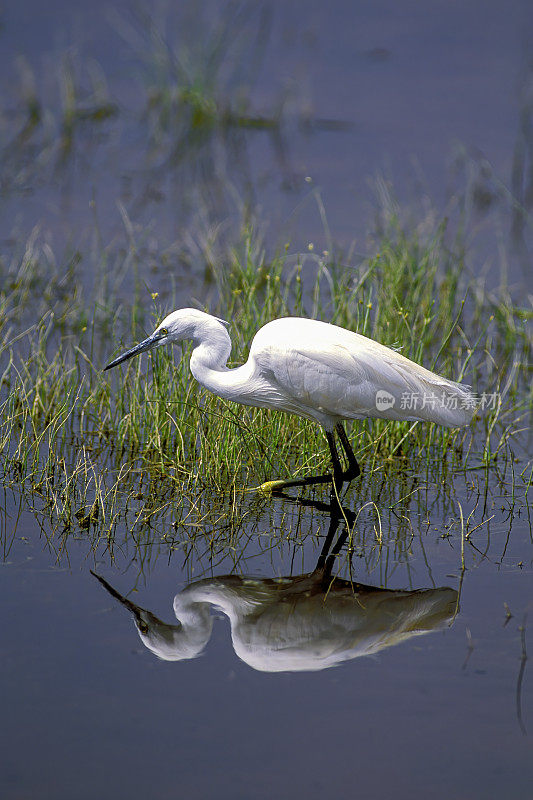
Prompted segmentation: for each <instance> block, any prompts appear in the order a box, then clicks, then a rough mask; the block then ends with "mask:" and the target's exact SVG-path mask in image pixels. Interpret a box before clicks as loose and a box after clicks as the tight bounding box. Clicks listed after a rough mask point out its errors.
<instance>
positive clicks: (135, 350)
mask: <svg viewBox="0 0 533 800" xmlns="http://www.w3.org/2000/svg"><path fill="white" fill-rule="evenodd" d="M166 336H167V334H166V333H160V332H159V331H156V332H155V333H152V335H151V336H149V337H148V338H147V339H143V341H142V342H139V344H136V345H135V347H132V348H131V350H126V352H125V353H122V355H121V356H119V357H118V358H115V360H114V361H112V362H111V363H110V364H108V365H107V367H104V370H106V369H111V367H116V366H117V364H122V362H123V361H127V360H128V358H131V357H132V356H136V355H138V354H139V353H145V352H146V350H151V349H152V347H157V345H158V344H162V341H161V340H162V339H166Z"/></svg>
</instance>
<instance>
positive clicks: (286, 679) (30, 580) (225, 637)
mask: <svg viewBox="0 0 533 800" xmlns="http://www.w3.org/2000/svg"><path fill="white" fill-rule="evenodd" d="M280 502H281V501H269V502H267V503H265V505H264V507H263V508H262V509H260V510H259V511H256V512H254V513H255V514H256V518H255V524H254V526H253V539H252V540H251V542H249V543H247V546H245V545H243V544H242V541H241V545H238V546H237V552H238V555H239V558H240V563H239V565H238V567H237V568H236V569H235V568H233V569H232V566H233V563H234V562H233V559H234V557H235V553H234V552H230V553H228V555H227V556H226V557H225V558H224V557H223V558H222V560H220V559H218V558H217V559H216V560H217V561H219V563H218V564H217V565H216V566H215V567H213V566H212V564H211V563H210V559H209V557H208V556H206V555H205V547H204V545H205V542H203V541H202V537H201V532H200V543H199V544H197V546H196V547H194V552H195V553H196V554H197V555H192V556H190V557H189V558H188V559H187V564H186V566H184V556H183V552H182V551H178V552H177V553H176V554H175V555H174V556H173V557H172V559H171V561H170V563H169V562H168V558H167V557H166V556H164V555H161V556H160V557H159V559H156V558H154V555H155V550H156V545H154V549H153V550H152V551H151V558H146V560H145V563H144V564H142V563H140V560H139V559H138V558H135V556H134V555H133V553H131V554H130V555H129V556H128V554H126V553H124V552H123V551H122V548H120V547H119V548H117V561H116V564H115V566H114V567H110V566H109V559H108V558H105V557H102V558H101V559H100V560H97V562H96V564H95V563H94V560H93V559H92V557H89V556H88V552H87V551H88V548H87V545H86V544H85V543H84V542H83V541H78V542H75V541H74V542H73V541H71V542H70V544H69V546H68V552H64V553H63V555H62V557H61V561H60V563H59V564H57V563H56V558H55V557H54V555H53V554H51V553H50V551H49V550H48V549H47V547H46V546H45V543H44V542H43V540H42V539H39V538H38V536H37V535H36V530H35V522H34V520H33V518H32V517H31V516H28V514H23V515H22V517H21V519H20V521H19V524H18V528H17V530H16V534H15V537H14V542H13V546H12V548H11V551H10V553H9V555H8V557H7V560H6V563H5V565H4V567H3V569H2V589H3V600H2V603H3V608H4V610H5V612H6V614H7V619H8V621H9V622H8V625H7V626H6V629H5V631H4V637H3V644H2V653H3V657H2V687H3V700H2V707H3V711H4V713H3V718H4V724H5V726H6V728H7V729H5V738H4V741H3V744H2V753H3V769H2V783H3V796H4V797H9V798H11V797H17V798H20V797H54V798H62V797H65V798H67V797H69V798H70V797H79V798H85V797H87V798H89V797H94V796H100V797H113V796H117V795H119V796H121V795H122V794H126V793H127V794H128V795H129V796H132V797H141V796H146V794H149V795H151V796H154V797H170V796H176V795H181V794H187V795H188V796H192V797H201V798H204V797H206V798H207V797H213V798H215V797H228V798H229V797H242V798H248V797H254V798H255V797H265V798H266V797H272V796H273V795H275V796H280V797H285V796H286V797H289V796H292V795H293V794H294V793H296V792H305V794H306V796H309V797H319V796H321V795H323V793H324V792H325V791H326V792H330V793H332V794H333V795H336V796H351V795H352V794H353V793H355V792H356V791H362V792H364V793H365V795H366V796H368V797H372V798H374V797H375V798H379V797H383V796H384V795H386V794H389V793H390V792H391V791H393V790H394V793H395V795H396V796H398V797H402V798H403V797H405V798H407V797H410V796H424V797H431V798H445V797H450V796H453V797H465V798H489V797H490V798H498V797H501V796H502V795H504V794H507V795H508V796H511V797H516V798H527V797H529V796H530V792H531V780H532V778H533V771H532V763H533V762H532V755H533V752H532V740H531V725H532V719H531V711H532V701H533V683H532V681H531V674H530V670H529V669H528V666H529V665H528V664H526V663H525V661H523V660H522V655H523V651H522V644H521V634H520V630H519V628H520V626H521V625H522V624H523V623H524V620H525V615H526V614H527V613H528V612H529V617H530V618H531V603H532V592H531V586H532V568H531V538H530V528H529V525H528V524H527V522H526V521H525V520H522V521H520V522H519V523H518V524H516V525H513V529H512V536H511V537H509V535H508V533H509V526H508V523H507V522H505V521H504V520H505V518H506V516H508V514H507V512H506V513H503V512H499V511H497V512H494V511H493V513H496V519H495V520H493V521H492V526H491V524H489V526H488V527H489V528H490V531H489V533H490V536H489V538H487V535H486V532H485V533H484V534H481V533H479V534H478V537H477V538H475V544H476V546H477V547H478V548H479V549H480V550H481V551H482V552H485V551H487V552H486V555H485V557H482V556H481V555H480V554H479V553H478V552H476V550H475V549H474V548H473V547H467V551H468V552H467V554H466V563H467V565H468V569H467V571H466V572H465V573H464V578H463V583H462V591H461V597H460V611H459V614H458V616H457V617H456V618H455V621H454V622H453V624H451V625H450V618H449V617H450V611H453V610H454V602H453V601H454V597H455V595H454V593H453V592H451V591H450V590H448V593H445V596H444V607H442V600H441V601H440V609H439V607H438V606H439V602H438V601H436V602H437V608H436V610H435V615H434V618H433V622H429V623H427V627H429V628H431V626H432V625H434V626H435V627H436V630H433V631H432V632H428V633H426V634H424V635H420V636H416V637H414V638H413V637H407V638H406V639H405V640H404V641H403V642H401V641H400V643H398V644H395V645H392V644H391V641H392V640H391V638H390V636H389V635H388V634H387V633H386V632H387V629H388V628H391V627H392V628H394V627H395V626H396V629H397V626H398V621H397V617H396V616H395V613H396V612H395V611H394V610H393V609H392V607H388V609H387V610H386V613H385V617H383V616H382V617H381V618H380V619H378V620H377V622H376V618H375V615H374V616H372V615H373V614H374V612H373V611H371V607H372V602H371V601H370V600H368V599H363V601H362V605H363V606H364V613H366V614H367V615H368V622H362V621H361V620H362V616H361V615H362V614H363V611H362V610H361V608H359V609H356V610H355V612H354V610H353V609H352V610H351V613H352V614H353V613H355V614H357V613H359V618H358V622H357V624H356V627H357V631H355V633H354V640H353V644H354V650H353V653H352V655H354V656H358V657H353V658H351V659H350V660H346V661H344V663H341V664H340V665H339V666H336V667H333V668H330V669H325V670H323V671H294V672H268V671H259V669H258V668H257V666H258V663H257V662H256V664H255V665H254V666H250V664H249V662H250V660H251V658H250V652H251V651H248V652H246V650H243V649H242V645H241V656H242V658H239V657H238V656H237V655H236V653H235V651H234V647H233V646H232V641H231V630H230V625H229V623H228V619H227V616H226V615H225V614H223V613H222V612H221V611H220V608H218V609H215V612H214V619H213V620H212V623H213V625H212V631H211V633H210V635H209V632H208V633H207V634H206V635H205V636H204V635H202V636H200V637H199V639H198V641H196V642H195V647H196V646H197V645H198V649H201V642H202V641H203V643H204V645H205V648H204V650H203V654H202V655H200V656H199V657H197V658H195V659H191V660H181V661H176V662H167V661H162V660H160V659H158V658H156V656H155V655H153V654H152V652H150V651H149V650H148V649H147V648H146V647H145V646H144V645H143V643H142V641H141V639H140V637H139V635H138V633H137V631H136V629H135V627H134V625H133V623H132V619H131V615H130V613H129V611H128V610H127V609H126V608H124V607H123V606H122V605H121V604H120V603H118V602H117V601H116V600H115V599H113V598H112V597H111V596H110V595H109V594H108V593H107V592H106V590H105V589H104V588H103V587H102V586H101V585H100V584H99V583H98V582H97V581H96V580H95V578H94V577H93V576H92V575H91V574H90V573H89V567H93V568H94V569H96V570H98V572H99V573H100V574H102V575H104V576H105V577H106V579H107V580H108V581H109V583H110V584H111V585H113V587H114V588H115V589H116V590H118V591H119V592H120V593H121V594H129V597H130V599H131V600H132V601H133V602H135V603H136V604H137V605H138V606H140V607H142V608H144V609H147V610H149V611H151V612H152V613H153V614H155V615H156V616H157V617H158V618H159V619H160V620H162V621H164V622H166V623H174V624H176V621H175V619H174V615H173V612H172V602H173V598H174V595H176V594H177V593H178V592H179V591H181V590H183V588H184V587H185V586H186V585H187V584H190V583H191V582H192V583H196V585H197V586H198V585H205V583H206V582H207V583H213V584H214V583H217V581H216V580H214V578H213V576H224V575H227V574H228V573H229V572H233V574H234V576H235V575H237V576H239V575H241V576H242V575H244V576H249V575H254V576H255V577H256V579H258V580H256V582H255V584H251V585H252V587H257V586H261V580H264V579H266V578H273V577H279V576H282V575H288V574H292V575H293V576H297V575H301V574H303V573H305V572H307V571H310V570H312V569H313V568H314V566H315V563H316V560H317V557H318V552H319V548H320V546H321V544H322V542H323V538H322V537H323V536H324V534H325V532H326V529H327V519H326V518H322V519H321V518H320V515H318V516H317V515H314V517H313V518H312V519H311V518H309V519H307V518H306V517H305V516H304V518H303V522H301V526H300V527H301V532H302V533H306V532H307V533H308V532H309V531H310V530H312V531H313V534H315V533H319V534H320V538H319V539H316V538H315V536H314V535H313V536H311V537H308V538H307V539H306V540H305V544H304V546H303V547H301V546H298V544H296V545H294V544H292V545H290V544H288V543H287V544H283V543H282V544H279V545H278V544H274V545H272V540H271V539H270V538H269V537H270V535H271V533H272V527H271V522H269V520H270V521H271V520H272V514H274V516H275V518H276V520H277V522H276V523H275V526H274V527H275V528H276V533H277V535H278V537H279V534H280V533H282V532H283V530H284V526H286V529H287V530H288V529H289V527H290V525H291V523H293V522H294V517H293V516H291V515H294V511H293V510H291V508H290V507H287V506H285V507H283V506H282V508H281V509H279V511H281V510H282V511H283V513H284V514H285V517H284V520H285V521H284V522H283V523H282V522H281V519H282V515H281V513H280V514H279V515H278V516H276V503H280ZM7 505H8V507H9V511H10V513H11V516H10V518H9V520H10V521H9V523H8V529H12V526H13V522H14V516H15V509H14V508H12V507H10V506H11V504H10V503H9V502H8V504H7ZM467 508H468V505H467V504H465V509H467ZM242 511H243V513H244V512H245V511H248V509H247V508H246V507H243V509H242ZM495 521H496V524H494V522H495ZM411 522H412V523H413V531H414V537H413V539H412V541H410V542H409V547H408V548H406V551H405V552H404V553H401V552H400V551H399V549H398V540H397V538H396V537H397V534H398V531H397V530H396V531H395V530H392V529H385V530H384V536H383V545H382V550H381V551H380V554H379V555H378V556H377V555H376V554H374V556H372V555H371V554H372V551H373V550H375V547H373V546H372V542H370V544H367V546H366V548H365V547H360V545H359V542H360V540H359V539H358V537H357V536H356V537H355V540H354V544H355V557H354V559H353V570H354V573H353V577H354V579H355V580H357V581H359V582H361V583H366V584H370V585H372V584H373V585H376V584H377V585H379V584H380V583H383V582H384V583H385V584H386V585H387V586H388V588H389V589H391V590H395V589H404V590H405V589H410V590H413V589H420V588H429V589H433V590H438V589H442V587H451V588H452V589H457V588H458V587H459V583H460V572H461V553H460V546H459V547H458V541H457V536H456V535H455V534H454V535H452V537H451V539H443V538H441V534H442V533H443V532H445V530H446V529H445V528H444V524H442V525H440V526H439V525H435V526H430V528H429V529H428V528H426V527H425V526H424V525H421V526H419V523H418V521H417V517H416V514H414V513H413V514H412V516H411ZM422 529H423V532H421V530H422ZM24 535H26V536H28V538H29V539H30V541H28V540H23V539H22V536H24ZM473 536H474V537H475V534H473ZM489 540H490V546H488V542H489ZM274 541H275V542H276V541H277V542H279V538H277V539H276V538H275V539H274ZM240 548H242V549H243V550H244V553H241V552H240ZM261 551H263V552H261ZM201 553H204V555H203V556H201V557H199V556H198V554H201ZM369 556H370V558H368V557H369ZM524 556H526V557H527V563H524ZM341 561H342V558H341ZM519 562H522V563H521V564H520V565H519ZM198 582H203V583H198ZM218 583H219V584H220V583H221V581H220V580H219V581H218ZM135 589H136V591H133V593H131V592H132V590H135ZM248 591H250V589H249V588H248ZM435 593H437V592H435ZM218 597H219V600H218V603H219V605H220V602H221V601H220V594H219V596H218ZM359 597H362V598H365V597H366V596H365V595H364V594H363V595H359ZM330 607H331V606H330ZM507 609H509V612H510V613H511V614H512V615H513V616H512V617H511V618H509V619H508V611H507ZM280 610H281V616H282V617H283V613H284V609H283V603H281V605H279V606H278V607H277V611H280ZM397 612H398V613H405V608H403V607H400V606H399V607H398V609H397ZM297 613H298V606H297V604H295V605H294V611H293V616H291V619H294V614H297ZM409 613H412V614H416V613H417V612H416V608H414V607H413V606H411V607H410V612H409ZM276 618H277V619H278V622H279V619H280V617H279V614H278V616H277V617H276ZM307 619H308V620H309V617H308V618H307ZM331 619H332V620H333V621H334V622H332V624H331V627H330V628H329V630H330V635H332V634H331V631H332V630H333V629H334V631H335V634H334V635H337V631H338V628H339V627H340V625H341V623H340V622H339V620H338V618H336V617H335V615H334V613H333V612H332V617H331ZM421 620H422V617H419V621H418V623H417V625H418V626H419V628H420V629H422V630H423V629H424V623H423V622H422V621H421ZM237 622H238V620H237ZM237 622H235V621H234V622H233V635H234V639H235V641H236V642H237V648H239V641H240V639H242V638H243V637H242V636H241V634H240V633H239V628H238V624H237ZM241 622H242V615H241ZM365 625H366V629H365ZM526 626H527V619H526ZM193 627H194V625H193ZM263 627H264V626H263ZM311 627H312V626H310V628H311ZM196 628H197V630H198V624H197V623H196ZM251 628H252V629H253V631H255V645H256V651H255V652H256V654H257V652H260V653H262V660H261V659H259V660H260V662H261V664H263V665H265V664H267V667H264V668H270V669H272V668H276V665H278V666H280V665H281V666H283V665H285V666H286V665H287V663H288V662H287V661H283V658H282V659H281V662H280V660H279V658H278V657H276V656H272V652H271V651H270V650H269V647H268V646H267V645H266V644H265V642H268V641H270V643H271V644H272V641H273V640H275V641H277V646H278V649H279V647H281V645H280V640H279V637H278V639H276V637H275V635H273V634H272V632H273V631H274V634H275V633H276V630H277V628H276V623H275V622H274V623H272V622H270V623H269V624H268V625H267V628H268V635H266V636H265V635H262V633H261V630H260V628H261V623H260V621H257V620H255V621H254V620H252V622H251ZM279 630H280V631H281V634H280V635H281V636H282V637H283V636H285V637H286V638H285V640H284V641H283V646H284V647H287V646H288V644H290V642H291V639H290V635H289V633H288V632H287V628H285V627H283V624H282V623H279ZM376 631H377V633H376ZM383 631H385V633H383ZM241 633H242V631H241ZM307 633H308V634H309V636H311V635H312V634H310V633H309V630H308V631H307ZM263 634H264V630H263ZM269 636H270V639H269ZM376 636H377V639H376ZM244 638H246V636H244ZM248 638H250V637H248ZM303 638H304V639H305V637H303ZM251 640H252V641H254V637H253V636H252V637H251ZM377 640H379V641H380V642H381V643H383V644H384V647H383V649H381V650H380V651H379V652H377V653H374V654H373V655H372V654H371V655H364V652H365V648H372V647H373V646H374V645H375V642H376V641H377ZM525 641H526V643H527V644H528V645H529V647H531V644H530V642H531V637H530V635H529V628H527V627H526V634H525ZM198 642H200V644H198ZM388 645H390V646H388ZM376 649H377V648H376ZM348 650H349V648H348ZM178 651H179V648H178ZM178 651H176V652H178ZM183 652H184V651H183V649H182V650H181V653H182V654H183ZM298 652H299V653H300V654H301V652H302V649H301V642H300V650H298V647H296V646H295V648H294V652H293V654H292V657H293V658H294V657H295V653H296V654H298ZM320 652H321V648H320V647H319V646H318V644H317V643H316V642H314V643H311V646H310V647H308V651H307V656H306V659H307V660H306V661H305V659H304V661H305V664H304V663H303V661H300V667H302V666H306V669H310V668H311V667H312V666H313V665H315V667H316V664H317V657H318V656H317V653H319V654H320ZM265 653H267V654H268V653H270V656H269V658H270V661H268V663H267V660H266V659H265ZM243 658H244V659H245V660H242V659H243ZM246 662H248V663H246ZM268 664H270V667H268ZM521 665H522V668H523V670H524V672H523V676H522V680H521V681H520V671H521ZM519 684H520V696H519V698H518V699H517V691H518V687H519Z"/></svg>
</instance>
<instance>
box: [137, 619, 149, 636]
mask: <svg viewBox="0 0 533 800" xmlns="http://www.w3.org/2000/svg"><path fill="white" fill-rule="evenodd" d="M137 627H138V628H139V630H140V632H141V633H144V634H146V633H148V625H147V624H146V622H142V621H141V622H138V623H137Z"/></svg>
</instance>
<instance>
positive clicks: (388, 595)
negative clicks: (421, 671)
mask: <svg viewBox="0 0 533 800" xmlns="http://www.w3.org/2000/svg"><path fill="white" fill-rule="evenodd" d="M327 572H328V570H327V568H326V567H320V568H317V569H316V570H314V571H313V572H311V573H307V574H305V575H298V576H296V577H290V578H250V577H241V576H237V575H223V576H220V577H217V578H205V579H202V580H198V581H195V582H194V583H191V584H190V585H189V586H187V587H186V588H185V589H183V591H181V592H179V593H178V594H177V595H176V596H175V598H174V613H175V615H176V618H177V619H178V624H177V625H175V624H174V625H170V624H167V623H165V622H162V621H161V620H160V619H158V618H157V617H156V616H155V615H154V614H152V613H151V612H150V611H147V610H146V609H144V608H141V607H140V606H137V605H136V604H135V603H133V602H132V601H131V600H129V599H128V598H126V597H124V596H123V595H121V594H120V593H119V592H117V591H116V590H115V589H114V588H113V587H112V586H111V585H110V584H109V583H108V582H107V581H106V580H105V579H104V578H102V577H101V576H100V575H96V573H93V575H95V577H96V578H98V580H99V581H100V583H101V584H102V586H104V587H105V588H106V589H107V590H108V592H109V593H110V594H111V595H112V596H113V597H115V599H117V600H118V601H119V602H120V603H121V604H122V605H124V606H125V607H126V608H127V609H128V610H129V611H130V612H131V614H132V615H133V618H134V621H135V624H136V626H137V630H138V632H139V636H140V638H141V641H142V642H143V644H144V645H145V646H146V647H147V648H148V649H149V650H151V651H152V652H153V653H155V654H156V655H157V656H158V657H159V658H161V659H164V660H166V661H181V660H184V659H190V658H195V657H196V656H198V655H200V654H201V653H202V651H203V650H204V648H205V646H206V645H207V643H208V641H209V639H210V636H211V631H212V627H213V620H214V617H213V616H212V615H211V613H210V612H211V609H214V610H217V611H222V612H223V613H224V614H225V615H226V616H227V617H228V619H229V621H230V625H231V638H232V642H233V647H234V650H235V653H236V654H237V656H238V657H239V658H240V659H241V660H242V661H244V662H245V663H246V664H248V665H249V666H250V667H253V668H254V669H256V670H260V671H262V672H285V671H287V672H299V671H318V670H322V669H326V668H328V667H333V666H335V665H337V664H341V663H342V662H344V661H350V660H351V659H354V658H359V657H360V656H366V655H372V654H374V653H377V652H378V651H380V650H383V649H384V648H386V647H391V646H392V645H395V644H399V643H400V642H402V641H405V640H406V639H409V638H411V637H412V636H418V635H421V634H424V633H429V632H430V631H434V630H438V629H440V628H443V627H445V626H446V625H447V624H449V623H450V622H451V621H452V619H453V616H454V614H455V612H456V607H457V592H456V591H455V590H454V589H450V588H447V587H444V588H440V589H420V590H414V591H397V590H388V589H380V588H377V587H373V586H365V585H363V584H358V583H351V582H350V581H345V580H341V579H338V578H335V579H333V580H332V579H331V578H330V576H329V575H328V574H327Z"/></svg>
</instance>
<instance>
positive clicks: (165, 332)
mask: <svg viewBox="0 0 533 800" xmlns="http://www.w3.org/2000/svg"><path fill="white" fill-rule="evenodd" d="M158 333H159V335H160V336H168V330H167V329H166V328H159V331H158Z"/></svg>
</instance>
